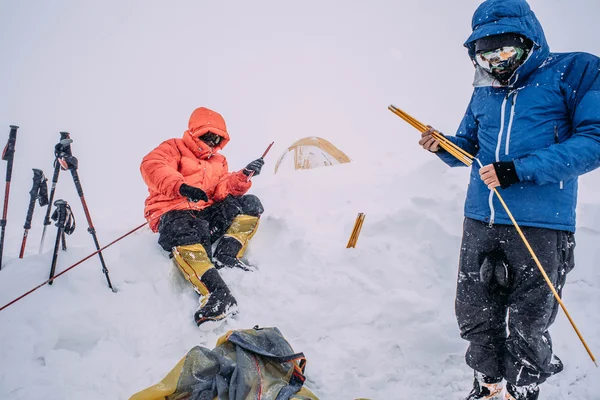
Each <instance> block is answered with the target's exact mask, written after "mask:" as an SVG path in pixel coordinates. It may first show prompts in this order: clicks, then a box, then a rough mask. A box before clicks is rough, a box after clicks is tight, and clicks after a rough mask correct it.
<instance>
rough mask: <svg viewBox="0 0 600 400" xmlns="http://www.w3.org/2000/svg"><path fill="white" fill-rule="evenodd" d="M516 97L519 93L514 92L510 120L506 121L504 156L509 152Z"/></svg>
mask: <svg viewBox="0 0 600 400" xmlns="http://www.w3.org/2000/svg"><path fill="white" fill-rule="evenodd" d="M509 95H510V93H509ZM518 95H519V92H516V93H515V95H514V96H513V98H512V105H511V107H510V118H509V119H508V131H507V132H506V145H505V146H504V155H508V153H509V151H510V134H511V133H512V124H513V120H514V117H515V105H516V104H517V96H518ZM498 161H499V160H498Z"/></svg>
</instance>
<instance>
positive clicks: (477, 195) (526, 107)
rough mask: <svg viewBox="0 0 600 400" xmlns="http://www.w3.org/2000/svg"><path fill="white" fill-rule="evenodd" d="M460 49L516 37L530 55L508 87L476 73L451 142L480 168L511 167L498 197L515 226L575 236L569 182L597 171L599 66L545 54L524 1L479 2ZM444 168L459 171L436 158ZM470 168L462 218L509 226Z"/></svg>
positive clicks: (593, 60)
mask: <svg viewBox="0 0 600 400" xmlns="http://www.w3.org/2000/svg"><path fill="white" fill-rule="evenodd" d="M472 27H473V33H472V34H471V36H470V37H469V38H468V39H467V41H466V42H465V47H466V48H467V49H468V51H469V55H470V56H471V59H473V58H474V56H475V41H476V40H477V39H479V38H482V37H485V36H490V35H497V34H501V33H518V34H521V35H524V36H525V37H527V38H529V39H530V40H532V41H533V43H534V44H533V49H532V50H531V51H530V53H529V55H528V57H527V59H526V61H525V62H524V63H523V64H522V65H521V66H519V68H518V69H517V70H516V71H515V73H514V75H513V76H512V78H511V79H510V81H509V83H508V84H507V85H505V86H499V84H498V82H497V81H495V80H494V78H493V77H492V76H491V75H490V74H488V73H487V72H485V71H484V70H483V69H482V68H480V67H479V66H477V65H476V64H475V63H474V64H475V65H476V73H475V83H474V86H475V89H474V90H473V94H472V97H471V101H470V102H469V106H468V108H467V111H466V113H465V116H464V118H463V120H462V122H461V124H460V127H459V129H458V132H457V134H456V136H454V137H449V139H450V140H452V142H454V143H455V144H457V145H458V146H460V147H461V148H463V149H464V150H466V151H467V152H469V153H470V154H472V155H474V156H475V157H476V158H477V159H479V160H480V161H481V163H482V165H488V164H491V163H493V162H496V161H514V164H515V169H516V172H517V175H518V177H519V179H520V182H519V183H516V184H513V185H512V186H510V187H508V188H507V189H503V190H500V189H499V188H498V189H499V190H500V194H501V195H502V197H503V199H504V200H505V202H506V204H507V205H508V207H509V209H510V211H511V212H512V214H513V216H514V217H515V219H516V220H517V222H518V223H519V224H521V225H523V226H532V227H540V228H550V229H556V230H566V231H571V232H574V231H575V208H576V205H577V177H578V176H579V175H582V174H584V173H586V172H589V171H591V170H593V169H595V168H597V167H598V166H600V59H599V58H598V57H596V56H593V55H591V54H587V53H551V52H550V49H549V47H548V43H547V42H546V38H545V36H544V31H543V29H542V26H541V25H540V23H539V21H538V20H537V18H536V16H535V14H534V13H533V11H532V10H531V8H530V7H529V4H527V2H526V1H525V0H487V1H485V2H483V3H482V4H481V5H480V6H479V8H478V9H477V10H476V11H475V14H474V15H473V21H472ZM438 155H439V156H440V158H441V159H442V160H443V161H444V162H446V163H447V164H449V165H450V166H460V165H463V164H462V163H461V162H460V161H458V160H456V159H455V158H454V157H453V156H452V155H450V154H449V153H447V152H445V151H439V152H438ZM479 168H480V167H479V165H478V163H477V161H476V162H474V163H473V167H472V170H471V177H470V182H469V187H468V190H467V199H466V203H465V216H466V217H469V218H473V219H476V220H479V221H485V222H490V223H497V224H506V225H509V224H511V221H510V219H509V217H508V215H507V214H506V212H505V210H504V208H503V207H502V205H501V204H500V202H499V200H498V199H497V197H496V196H495V195H494V194H493V192H492V191H490V190H489V189H488V188H487V186H486V185H485V184H484V183H483V181H482V180H481V178H480V177H479Z"/></svg>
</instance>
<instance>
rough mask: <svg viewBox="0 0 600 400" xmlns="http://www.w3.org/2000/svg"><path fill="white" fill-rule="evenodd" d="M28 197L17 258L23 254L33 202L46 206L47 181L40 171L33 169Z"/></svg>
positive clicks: (29, 227) (31, 216)
mask: <svg viewBox="0 0 600 400" xmlns="http://www.w3.org/2000/svg"><path fill="white" fill-rule="evenodd" d="M29 195H30V196H31V197H30V199H29V208H28V209H27V216H26V217H25V225H23V228H24V229H25V232H24V233H23V241H22V242H21V251H20V252H19V258H23V254H24V253H25V246H26V244H27V235H28V234H29V229H31V219H32V218H33V211H34V209H35V202H36V201H37V200H39V203H40V206H41V207H44V206H46V205H48V179H47V178H46V177H45V176H44V172H43V171H42V170H41V169H35V168H34V169H33V186H32V187H31V190H30V191H29ZM48 208H50V207H48Z"/></svg>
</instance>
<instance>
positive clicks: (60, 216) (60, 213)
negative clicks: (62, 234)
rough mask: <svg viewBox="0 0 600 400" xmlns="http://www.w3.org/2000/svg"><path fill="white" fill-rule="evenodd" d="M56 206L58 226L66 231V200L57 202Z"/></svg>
mask: <svg viewBox="0 0 600 400" xmlns="http://www.w3.org/2000/svg"><path fill="white" fill-rule="evenodd" d="M54 205H55V206H56V226H57V227H58V228H60V229H64V227H65V222H66V221H67V202H66V201H64V200H56V201H55V202H54ZM53 219H54V218H53Z"/></svg>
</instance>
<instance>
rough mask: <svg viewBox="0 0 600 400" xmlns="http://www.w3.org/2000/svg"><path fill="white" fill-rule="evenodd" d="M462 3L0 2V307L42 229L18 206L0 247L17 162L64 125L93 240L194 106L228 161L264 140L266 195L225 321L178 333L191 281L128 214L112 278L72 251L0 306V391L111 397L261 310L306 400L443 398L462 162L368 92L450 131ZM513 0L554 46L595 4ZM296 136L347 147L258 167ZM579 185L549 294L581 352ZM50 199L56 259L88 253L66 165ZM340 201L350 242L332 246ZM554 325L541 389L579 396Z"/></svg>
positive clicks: (587, 38)
mask: <svg viewBox="0 0 600 400" xmlns="http://www.w3.org/2000/svg"><path fill="white" fill-rule="evenodd" d="M479 3H480V0H465V1H461V2H447V1H441V0H427V1H420V2H398V1H394V0H381V1H377V2H358V1H357V2H347V1H344V2H342V1H337V0H331V1H322V0H305V1H302V2H282V1H280V0H255V1H252V2H234V1H230V2H205V1H198V0H179V1H178V2H177V5H176V6H175V5H173V3H172V2H164V1H162V0H128V1H122V0H105V1H102V2H83V1H80V0H56V1H52V2H47V1H43V0H32V1H28V2H0V15H2V16H3V23H2V24H0V54H2V55H3V56H4V57H5V58H4V59H3V60H4V61H3V62H2V63H0V92H1V93H2V96H0V140H2V141H3V140H4V139H2V136H3V135H5V134H7V133H8V125H9V124H17V125H20V126H21V129H20V130H19V134H18V135H19V136H18V138H17V152H16V155H15V169H14V174H13V184H12V185H13V186H12V188H11V198H10V203H9V205H10V207H9V220H8V227H7V238H6V243H5V252H4V259H3V260H4V261H3V262H4V264H3V266H2V270H1V271H0V306H2V305H4V304H6V303H7V302H9V301H11V300H12V299H13V298H15V297H16V296H18V295H20V294H22V293H24V292H25V291H27V290H29V289H31V288H32V287H34V286H36V285H38V284H39V283H41V282H43V281H44V280H46V279H47V276H48V272H49V269H50V261H51V250H52V244H53V241H54V235H55V233H56V231H55V228H54V227H51V229H50V230H49V235H48V238H47V239H46V246H45V249H44V253H43V254H41V255H38V254H37V248H38V244H39V238H40V235H41V225H42V218H43V213H44V211H45V210H40V209H39V208H38V209H36V211H35V215H34V223H33V228H32V230H31V232H30V238H29V243H28V247H27V252H26V257H25V259H23V260H20V259H18V258H17V255H18V249H19V246H20V240H21V235H22V223H23V219H24V216H25V213H26V208H27V202H28V194H27V192H28V191H29V189H30V187H31V168H41V169H43V170H44V171H45V172H46V174H48V175H51V165H52V161H53V146H54V144H55V143H56V142H57V140H58V138H59V135H58V132H59V131H63V130H67V131H69V132H71V134H72V137H73V139H74V141H75V142H74V144H73V152H74V154H75V155H76V156H77V157H79V160H80V168H79V174H80V176H81V181H82V184H83V188H84V191H85V194H86V198H87V202H88V206H89V208H90V212H91V215H92V217H93V219H94V223H95V225H96V228H97V231H98V236H99V239H100V242H101V243H102V244H106V243H108V242H110V241H111V240H113V239H115V238H116V237H118V236H120V235H122V234H123V233H125V232H127V231H128V230H130V229H132V228H134V227H135V226H137V225H139V224H141V223H142V222H143V218H142V213H143V211H142V210H143V201H144V198H145V196H146V188H145V186H144V184H143V182H142V180H141V177H140V174H139V171H138V168H139V163H140V161H141V158H142V157H143V156H144V155H145V154H146V153H147V152H149V151H150V150H152V149H153V148H154V147H155V146H157V145H158V144H159V143H160V142H162V141H163V140H165V139H168V138H171V137H178V136H180V135H181V134H182V133H183V131H184V130H185V129H186V127H187V119H188V117H189V115H190V113H191V112H192V110H193V109H194V108H196V107H199V106H206V107H210V108H213V109H215V110H217V111H219V112H221V113H222V114H223V115H224V117H225V119H226V121H227V124H228V128H229V131H230V133H231V136H232V141H231V142H230V143H229V144H228V146H227V148H226V149H225V151H224V153H225V154H226V155H227V156H228V159H229V165H230V167H231V169H239V168H242V167H243V166H245V165H246V164H247V163H248V162H249V161H251V160H253V159H254V158H256V157H257V156H259V155H260V154H261V153H262V152H263V151H264V148H265V147H266V146H267V145H268V144H269V143H270V142H271V141H272V140H274V141H275V146H274V147H273V150H272V151H271V153H270V154H269V156H268V157H267V165H266V166H265V169H264V170H263V173H262V174H261V175H260V176H258V177H256V178H254V187H253V189H252V193H254V194H257V195H258V196H259V197H260V198H261V199H262V201H263V203H264V205H265V208H266V212H265V214H264V216H263V218H262V220H261V225H260V229H259V231H258V233H257V235H256V236H255V238H254V239H253V242H252V244H251V246H250V249H249V252H248V254H247V257H248V259H249V261H250V262H252V263H253V264H255V265H256V266H257V267H258V268H259V269H258V271H256V272H251V273H246V272H242V271H225V272H224V273H223V275H224V279H225V280H226V282H227V283H228V284H229V285H230V287H231V289H232V291H233V293H234V295H235V296H236V298H237V300H238V302H239V304H240V309H241V310H240V313H239V315H238V316H236V318H235V319H233V320H230V321H228V322H227V324H226V325H225V326H221V327H220V328H218V329H217V330H205V329H198V328H197V327H196V326H195V325H194V323H193V321H192V315H193V312H194V310H195V309H196V307H197V298H196V295H195V294H194V292H193V291H192V290H191V289H190V288H189V285H187V283H186V282H185V281H184V280H183V279H182V278H181V277H180V276H179V273H178V271H177V270H176V269H175V268H174V267H173V266H172V264H171V261H170V260H169V259H168V257H167V255H166V254H164V252H162V250H161V249H160V248H159V246H158V245H157V243H156V240H157V236H156V235H154V234H153V233H151V232H150V231H149V230H148V229H147V228H144V229H143V230H141V231H139V232H138V233H136V234H134V235H132V236H130V237H128V238H126V239H124V240H123V241H121V242H119V243H117V244H116V245H114V246H113V247H111V248H109V249H107V250H106V251H105V253H104V255H105V258H106V262H107V266H108V268H109V270H110V276H111V279H112V281H113V283H114V285H115V286H116V287H117V288H118V293H116V294H114V293H112V292H111V291H110V290H108V289H107V286H106V282H105V279H104V276H103V275H102V273H101V270H100V263H99V261H98V258H97V257H94V258H92V259H90V260H88V261H86V262H85V263H84V264H82V265H80V266H78V267H77V268H75V269H73V270H72V271H70V272H69V273H67V274H65V275H64V276H61V277H60V278H58V279H57V280H56V281H55V284H54V285H53V286H51V287H50V286H46V287H43V288H41V289H40V290H38V291H36V292H35V293H33V294H32V295H30V296H28V297H26V298H25V299H23V300H22V301H20V302H18V303H16V304H14V305H13V306H11V307H9V308H7V309H5V310H3V311H1V312H0V399H2V400H5V399H6V400H25V399H26V400H31V399H44V400H65V399H66V400H79V399H86V400H100V399H102V400H107V399H110V400H112V399H128V398H129V396H130V395H131V394H133V393H135V392H137V391H139V390H140V389H143V388H145V387H147V386H149V385H151V384H154V383H156V382H157V381H159V380H160V379H162V377H163V376H164V375H165V374H166V373H167V372H168V371H169V370H170V369H171V368H172V367H173V366H174V365H175V363H176V362H177V361H178V360H179V359H180V358H181V357H182V356H183V355H184V354H185V353H186V352H187V351H188V350H189V349H190V348H191V347H193V346H195V345H203V346H206V347H209V348H212V347H214V345H215V341H216V339H217V337H219V336H220V335H221V334H223V333H224V332H225V331H227V330H229V329H238V328H251V327H253V326H254V325H261V326H277V327H278V328H279V329H280V330H281V331H282V332H283V334H284V335H285V336H286V337H287V338H288V340H289V341H290V343H291V344H292V346H293V347H294V349H295V350H297V351H303V352H305V354H306V356H307V359H308V367H307V374H308V382H307V385H308V386H309V387H310V388H311V389H312V390H314V392H315V393H316V394H317V395H318V396H320V398H321V399H324V400H338V399H355V398H359V397H365V398H370V399H373V400H376V399H379V400H381V399H386V400H387V399H399V400H405V399H406V400H409V399H423V400H430V399H431V400H437V399H452V400H462V399H463V398H464V396H465V395H466V393H468V391H469V390H470V387H471V383H472V375H471V371H470V370H469V369H468V368H467V367H466V365H465V364H464V362H463V354H464V351H465V349H466V343H465V342H464V341H462V340H461V339H460V337H459V334H458V328H457V326H456V323H455V320H454V313H453V300H454V290H455V277H456V270H457V261H458V251H459V244H460V235H461V227H462V208H463V202H464V195H465V189H466V185H467V181H468V170H467V169H466V168H464V169H449V168H447V167H446V166H445V165H444V164H443V163H441V162H440V161H439V160H437V159H435V157H433V156H431V155H430V154H428V153H426V152H424V151H422V150H421V149H420V148H419V147H418V146H417V144H416V142H417V138H418V133H417V132H416V131H414V130H413V129H412V128H411V127H409V126H408V125H407V124H405V123H404V122H403V121H401V120H400V119H399V118H397V117H396V116H394V115H393V114H391V113H390V112H389V111H387V110H386V107H387V105H388V104H390V103H394V104H395V105H396V106H398V107H401V108H403V109H405V110H406V111H408V112H409V113H411V114H412V115H414V116H415V117H416V118H418V119H420V120H421V121H423V122H425V123H428V124H432V125H434V126H435V127H436V128H438V129H440V130H442V131H443V132H445V133H449V134H452V133H453V131H454V129H455V128H456V126H457V125H458V123H459V121H460V119H461V117H462V115H463V113H464V109H465V107H466V104H467V102H468V100H469V96H470V94H471V89H472V87H471V81H472V73H473V69H472V65H471V62H470V61H469V59H468V57H467V54H466V51H465V49H464V48H463V47H462V43H463V41H464V39H465V38H466V37H468V35H469V33H470V22H471V16H472V13H473V11H474V10H475V8H476V7H477V5H478V4H479ZM530 3H531V5H532V8H533V9H534V10H535V11H536V13H537V15H538V17H539V18H540V20H541V22H542V24H543V25H544V28H545V31H546V35H547V37H548V41H549V43H550V45H551V48H552V49H553V51H559V52H562V51H588V52H591V53H595V54H600V42H598V40H597V39H596V38H597V37H598V35H597V34H595V31H596V30H597V19H598V15H599V14H598V12H599V8H600V6H599V5H598V2H597V0H572V1H571V2H570V3H569V7H566V8H565V7H564V2H561V1H558V0H552V1H550V0H531V1H530ZM2 132H5V133H2ZM315 135H316V136H321V137H323V138H325V139H327V140H330V141H331V142H333V143H334V144H335V145H336V146H338V147H339V148H340V149H341V150H343V151H344V152H346V153H347V154H348V155H349V156H350V157H351V158H352V160H353V162H352V163H350V164H346V165H340V166H335V167H330V168H321V169H318V170H312V171H291V169H290V168H289V165H288V166H287V168H286V167H285V165H283V166H282V167H281V168H280V171H279V172H278V174H277V175H274V174H273V172H272V171H273V167H274V165H275V160H276V159H277V157H278V156H279V155H280V154H281V153H282V152H283V151H284V150H285V148H286V147H287V146H289V145H290V144H291V143H293V142H294V141H295V140H297V139H300V138H302V137H306V136H315ZM0 143H2V142H0ZM4 167H5V164H4V163H3V162H2V164H0V173H2V174H3V171H4ZM599 187H600V172H599V171H596V172H593V173H592V174H590V175H589V176H584V177H583V178H582V179H581V181H580V202H579V209H578V232H577V236H576V238H577V250H576V260H577V261H576V264H577V266H576V268H575V270H574V271H573V272H572V273H571V274H570V275H569V277H568V282H567V286H566V288H565V291H564V299H565V303H566V305H567V307H568V309H569V311H570V313H571V315H572V317H573V318H574V320H575V322H576V323H577V325H578V327H579V328H580V330H581V332H582V334H583V335H584V337H585V339H586V340H587V342H588V344H589V346H590V347H591V349H592V351H594V352H595V355H596V356H597V357H600V311H598V304H600V270H599V269H598V268H597V266H596V263H597V260H598V259H600V248H599V247H598V245H597V243H598V241H599V239H600V228H599V227H600V201H599V200H598V198H599V195H598V194H599V191H598V188H599ZM0 196H2V197H0V198H3V196H4V192H3V191H1V192H0ZM57 198H64V199H65V200H67V201H69V203H70V204H71V205H72V206H73V211H74V213H75V215H76V217H77V221H78V228H77V230H76V232H75V233H74V234H73V235H72V236H70V237H68V243H69V249H68V251H67V252H61V253H60V255H59V265H58V268H57V271H62V270H63V269H64V268H66V267H67V266H68V265H71V264H72V263H74V262H76V261H77V260H79V259H81V258H83V257H85V256H86V255H88V254H89V253H91V252H92V251H93V250H94V248H93V243H92V240H91V238H90V235H89V234H88V233H86V231H85V230H86V228H87V226H86V222H85V217H84V214H83V211H82V208H81V205H80V203H79V200H78V197H77V194H76V192H75V191H74V189H73V185H72V182H71V178H70V177H69V176H68V174H65V173H63V174H61V178H60V181H59V185H58V194H57ZM509 206H510V204H509ZM359 212H363V213H365V214H366V219H365V222H364V226H363V230H362V233H361V235H360V238H359V240H358V244H357V248H356V249H346V248H345V246H346V243H347V241H348V238H349V236H350V232H351V230H352V226H353V224H354V221H355V218H356V215H357V214H358V213H359ZM552 333H553V339H554V346H555V350H556V353H557V354H558V355H559V356H561V358H562V359H563V361H564V362H565V364H566V367H565V371H564V372H563V373H561V374H560V375H558V376H556V377H553V378H551V379H550V380H549V381H548V383H547V384H545V385H544V386H543V389H542V395H541V399H543V400H564V399H569V400H597V399H600V395H599V393H600V379H597V376H598V373H599V370H598V369H597V368H596V367H594V365H593V363H592V362H591V361H590V359H589V357H588V355H587V353H586V352H585V349H584V348H583V346H582V345H581V343H580V342H579V340H578V338H577V336H576V335H575V333H574V332H573V330H572V328H571V326H570V324H569V323H568V321H567V319H566V318H565V317H564V314H563V313H562V312H561V313H559V317H558V319H557V321H556V324H555V325H554V326H553V328H552Z"/></svg>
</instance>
